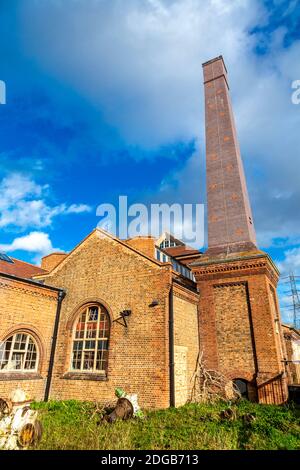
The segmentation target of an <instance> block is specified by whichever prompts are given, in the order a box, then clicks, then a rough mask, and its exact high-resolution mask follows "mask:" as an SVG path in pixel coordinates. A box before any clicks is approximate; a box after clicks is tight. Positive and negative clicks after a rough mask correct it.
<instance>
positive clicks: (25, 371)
mask: <svg viewBox="0 0 300 470" xmlns="http://www.w3.org/2000/svg"><path fill="white" fill-rule="evenodd" d="M18 335H24V336H26V340H25V347H24V349H21V348H19V349H16V348H15V344H16V342H17V343H20V344H22V341H16V338H17V336H18ZM10 339H12V340H11V347H10V350H9V356H8V359H7V364H9V363H10V362H12V360H13V359H12V356H13V354H22V360H21V364H22V367H21V368H19V369H17V368H14V369H5V368H1V365H2V363H3V362H4V361H5V359H3V358H0V374H7V373H13V374H32V373H33V374H36V373H38V371H39V365H40V348H39V344H38V342H37V340H36V339H35V337H34V336H33V335H32V334H31V333H30V332H28V331H24V330H18V331H15V332H12V333H11V334H10V335H9V336H8V337H7V338H6V339H5V340H4V341H3V342H2V343H3V345H4V348H3V355H5V353H6V343H7V342H8V341H9V340H10ZM30 339H31V341H32V343H33V345H34V347H35V350H34V349H33V351H30V350H29V340H30ZM30 353H31V354H32V353H35V354H36V358H35V367H34V368H30V369H26V368H25V367H24V366H25V363H26V362H27V361H28V360H30V361H31V360H32V359H28V358H27V357H28V356H29V357H30ZM4 367H5V366H4ZM0 377H1V376H0Z"/></svg>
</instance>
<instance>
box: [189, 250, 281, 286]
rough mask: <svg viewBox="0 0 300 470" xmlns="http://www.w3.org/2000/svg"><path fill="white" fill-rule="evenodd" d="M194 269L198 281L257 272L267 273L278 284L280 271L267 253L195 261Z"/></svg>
mask: <svg viewBox="0 0 300 470" xmlns="http://www.w3.org/2000/svg"><path fill="white" fill-rule="evenodd" d="M191 268H192V271H193V273H194V275H195V278H196V280H197V282H199V281H204V280H209V279H211V280H212V279H214V278H218V279H222V278H232V277H237V276H238V277H240V276H249V275H255V274H266V275H267V276H268V278H269V279H270V281H271V282H272V283H273V284H275V285H276V284H277V282H278V277H279V272H278V270H277V268H276V266H275V265H274V263H273V262H272V260H271V258H270V257H269V255H267V254H266V253H263V254H259V255H254V256H251V255H249V256H241V257H236V258H230V259H226V258H225V259H222V260H220V259H212V260H207V261H203V262H199V263H194V264H193V265H192V266H191Z"/></svg>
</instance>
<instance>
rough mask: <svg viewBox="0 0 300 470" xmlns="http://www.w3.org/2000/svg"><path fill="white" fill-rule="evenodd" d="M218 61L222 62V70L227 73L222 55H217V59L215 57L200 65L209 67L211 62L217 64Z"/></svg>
mask: <svg viewBox="0 0 300 470" xmlns="http://www.w3.org/2000/svg"><path fill="white" fill-rule="evenodd" d="M218 60H221V61H222V62H223V65H224V69H225V71H226V73H227V68H226V65H225V62H224V59H223V56H222V55H219V56H218V57H215V58H214V59H210V60H208V61H207V62H203V64H202V67H206V66H207V65H210V64H212V63H213V62H217V61H218Z"/></svg>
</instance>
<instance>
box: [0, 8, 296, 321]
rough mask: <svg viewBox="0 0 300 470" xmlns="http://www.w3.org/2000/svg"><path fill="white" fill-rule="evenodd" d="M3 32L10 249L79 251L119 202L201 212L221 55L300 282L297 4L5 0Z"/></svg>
mask: <svg viewBox="0 0 300 470" xmlns="http://www.w3.org/2000/svg"><path fill="white" fill-rule="evenodd" d="M0 31H1V42H0V57H1V68H0V79H1V80H3V81H5V83H6V87H7V104H6V105H1V106H0V142H1V148H0V196H1V198H0V228H1V233H0V247H2V249H6V251H7V252H8V253H10V254H12V255H13V256H16V257H20V258H21V259H24V260H27V261H33V262H37V261H38V260H39V259H40V257H41V256H42V255H44V254H46V253H47V252H49V251H51V250H53V249H59V250H64V251H69V250H70V249H72V247H74V245H75V244H77V243H78V242H79V241H80V240H81V239H82V238H83V237H84V236H86V235H87V233H89V232H90V231H91V230H92V229H93V228H94V227H95V226H96V225H97V223H98V218H97V217H96V207H97V206H98V204H101V203H113V204H116V203H117V200H118V196H119V195H127V196H128V198H129V202H141V203H146V204H149V203H150V202H172V203H173V202H179V203H199V202H201V203H202V202H204V197H205V196H204V195H205V186H204V181H205V173H204V170H205V168H204V162H205V147H204V116H203V85H202V67H201V64H202V62H204V61H206V60H208V59H210V58H212V57H215V56H217V55H220V54H223V56H224V59H225V61H226V64H227V68H228V71H229V80H230V85H231V94H232V99H233V104H234V111H235V116H236V121H237V127H238V133H239V138H240V143H241V149H242V155H243V160H244V166H245V170H246V176H247V182H248V187H249V193H250V198H251V202H252V206H253V213H254V219H255V225H256V229H257V234H258V240H259V244H260V247H261V248H263V249H265V250H266V251H268V252H269V253H270V254H271V255H272V256H273V258H274V259H275V261H276V262H277V263H278V264H279V267H280V269H281V270H282V272H283V273H284V274H285V273H287V272H288V270H289V269H294V270H295V271H296V273H297V272H298V274H300V219H299V207H300V185H299V176H300V170H299V132H300V105H298V106H297V105H294V104H292V101H291V95H292V88H291V84H292V82H293V81H294V80H300V61H299V58H300V5H299V2H298V1H294V0H290V1H287V0H282V1H280V0H277V1H276V0H266V1H262V0H260V1H258V0H233V1H232V2H228V1H225V0H205V1H204V0H126V1H124V0H94V1H91V2H87V1H84V0H68V1H61V0H47V1H46V0H26V1H22V0H20V1H19V0H2V1H1V5H0ZM281 298H282V302H283V305H284V304H285V303H288V302H289V300H288V299H286V298H285V297H284V295H282V296H281ZM287 313H288V311H287ZM287 313H286V314H287Z"/></svg>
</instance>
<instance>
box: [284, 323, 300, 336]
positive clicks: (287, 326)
mask: <svg viewBox="0 0 300 470" xmlns="http://www.w3.org/2000/svg"><path fill="white" fill-rule="evenodd" d="M281 326H282V327H283V328H286V329H287V330H290V331H291V332H292V333H296V335H297V336H299V337H300V330H298V329H297V328H295V327H294V326H292V325H287V324H286V323H282V324H281Z"/></svg>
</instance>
